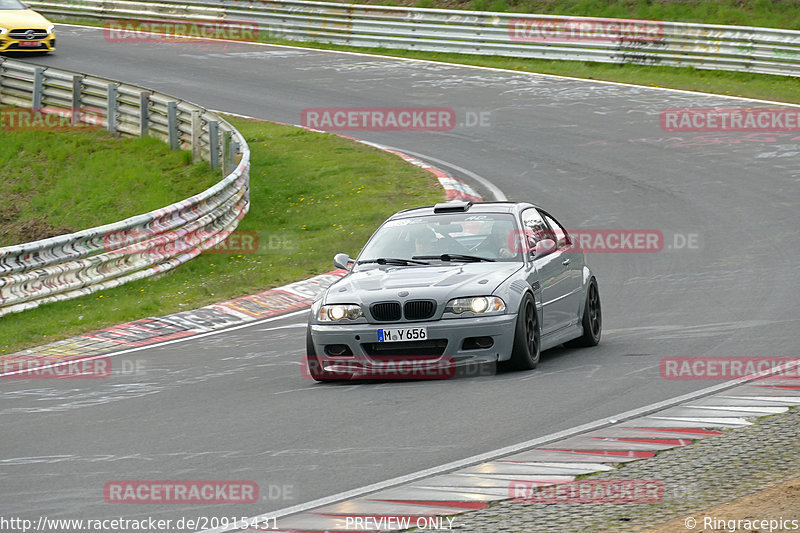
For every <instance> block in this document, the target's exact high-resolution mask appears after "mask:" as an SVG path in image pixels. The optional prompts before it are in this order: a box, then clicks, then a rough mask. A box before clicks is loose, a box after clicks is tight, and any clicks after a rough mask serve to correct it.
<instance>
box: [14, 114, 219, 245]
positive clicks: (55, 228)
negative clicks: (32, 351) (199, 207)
mask: <svg viewBox="0 0 800 533" xmlns="http://www.w3.org/2000/svg"><path fill="white" fill-rule="evenodd" d="M4 112H5V111H4V110H0V114H2V113H4ZM9 112H10V111H9ZM0 168H3V169H6V171H5V172H3V173H2V177H0V181H2V190H3V194H2V195H0V246H9V245H12V244H18V243H22V242H30V241H35V240H38V239H44V238H47V237H53V236H55V235H63V234H64V233H72V232H74V231H78V230H81V229H85V228H91V227H94V226H99V225H102V224H107V223H110V222H115V221H117V220H122V219H124V218H127V217H130V216H134V215H137V214H139V213H146V212H148V211H152V210H153V209H158V208H159V207H164V206H165V205H169V204H171V203H173V202H177V201H178V200H182V199H184V198H188V197H189V196H192V195H193V194H197V193H199V192H201V191H203V190H205V189H207V188H209V187H211V186H212V185H213V184H214V183H216V182H217V181H219V180H220V179H221V173H220V172H219V171H217V170H214V169H212V168H211V166H210V165H209V164H208V163H206V162H198V163H192V154H191V153H190V152H171V151H170V150H169V147H168V146H167V145H166V144H165V143H163V142H161V141H159V140H158V139H154V138H144V139H133V138H119V137H114V136H112V135H110V134H108V133H107V132H102V131H64V132H55V131H4V132H3V133H2V142H0Z"/></svg>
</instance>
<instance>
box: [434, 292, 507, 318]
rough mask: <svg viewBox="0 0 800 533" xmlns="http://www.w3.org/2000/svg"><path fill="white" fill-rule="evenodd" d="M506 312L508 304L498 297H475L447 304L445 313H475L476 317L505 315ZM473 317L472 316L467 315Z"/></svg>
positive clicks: (459, 299)
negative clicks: (496, 314)
mask: <svg viewBox="0 0 800 533" xmlns="http://www.w3.org/2000/svg"><path fill="white" fill-rule="evenodd" d="M505 310H506V303H505V302H504V301H503V300H502V298H498V297H497V296H473V297H470V298H456V299H454V300H450V301H449V302H448V303H447V307H445V308H444V312H445V313H453V314H455V315H462V314H464V313H470V312H471V313H473V314H475V315H489V314H495V313H503V312H505ZM467 316H472V315H467Z"/></svg>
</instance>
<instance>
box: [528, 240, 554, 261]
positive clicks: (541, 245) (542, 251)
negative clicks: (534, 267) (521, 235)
mask: <svg viewBox="0 0 800 533" xmlns="http://www.w3.org/2000/svg"><path fill="white" fill-rule="evenodd" d="M555 249H556V241H554V240H553V239H542V240H541V241H539V242H537V243H536V248H534V249H533V255H534V256H535V257H539V256H540V255H547V254H549V253H551V252H553V251H555Z"/></svg>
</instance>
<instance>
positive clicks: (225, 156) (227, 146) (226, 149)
mask: <svg viewBox="0 0 800 533" xmlns="http://www.w3.org/2000/svg"><path fill="white" fill-rule="evenodd" d="M229 168H231V132H230V131H225V132H224V133H223V134H222V172H224V173H225V174H227V173H228V169H229Z"/></svg>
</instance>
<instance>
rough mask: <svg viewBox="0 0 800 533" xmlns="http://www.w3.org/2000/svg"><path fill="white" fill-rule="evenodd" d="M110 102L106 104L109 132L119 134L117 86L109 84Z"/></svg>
mask: <svg viewBox="0 0 800 533" xmlns="http://www.w3.org/2000/svg"><path fill="white" fill-rule="evenodd" d="M107 87H108V100H107V103H106V115H107V117H108V131H109V132H111V133H112V134H114V135H116V134H117V86H116V85H114V84H113V83H109V84H108V86H107Z"/></svg>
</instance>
